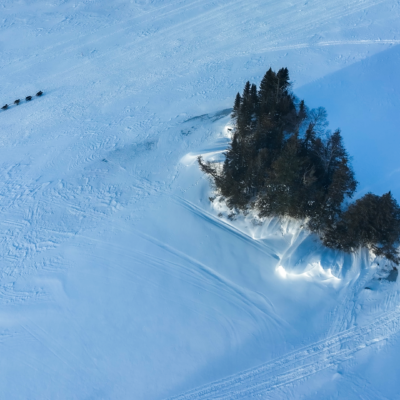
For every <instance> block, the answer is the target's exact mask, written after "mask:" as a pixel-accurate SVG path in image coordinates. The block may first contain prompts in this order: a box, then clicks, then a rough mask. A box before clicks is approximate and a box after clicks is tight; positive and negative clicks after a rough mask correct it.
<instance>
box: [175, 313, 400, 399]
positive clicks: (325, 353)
mask: <svg viewBox="0 0 400 400" xmlns="http://www.w3.org/2000/svg"><path fill="white" fill-rule="evenodd" d="M399 330H400V307H397V308H396V309H395V310H394V311H390V312H386V313H383V314H381V315H380V316H379V317H378V318H376V320H375V321H374V322H372V323H370V324H367V325H365V326H362V327H354V328H350V329H347V330H345V331H342V332H340V333H338V334H336V335H333V336H330V337H328V338H326V339H325V340H322V341H319V342H316V343H313V344H311V345H309V346H306V347H303V348H301V349H299V350H297V351H295V352H293V353H289V354H287V355H285V356H283V357H281V358H278V359H276V360H273V361H272V362H269V363H266V364H264V365H261V366H258V367H256V368H253V369H250V370H247V371H244V372H241V373H239V374H236V375H233V376H231V377H228V378H225V379H222V380H220V381H217V382H215V383H212V384H210V385H206V386H203V387H201V388H198V389H195V390H192V391H189V392H187V393H185V394H182V395H179V396H175V397H171V398H170V399H171V400H200V399H211V398H212V399H220V400H222V399H247V398H252V397H262V396H263V395H265V394H266V393H268V392H270V391H273V390H275V389H277V388H279V387H282V386H286V385H289V384H291V383H293V382H295V381H298V380H300V379H304V378H307V377H308V376H310V375H313V374H316V373H317V372H319V371H322V370H324V369H326V368H330V367H333V366H337V365H338V364H340V363H341V362H344V361H346V360H348V359H350V358H352V357H353V355H354V354H355V353H357V352H358V351H360V350H362V349H365V348H366V347H369V346H372V345H374V344H377V343H379V342H381V341H383V340H386V339H388V338H389V337H390V336H392V335H393V334H395V333H397V332H398V331H399Z"/></svg>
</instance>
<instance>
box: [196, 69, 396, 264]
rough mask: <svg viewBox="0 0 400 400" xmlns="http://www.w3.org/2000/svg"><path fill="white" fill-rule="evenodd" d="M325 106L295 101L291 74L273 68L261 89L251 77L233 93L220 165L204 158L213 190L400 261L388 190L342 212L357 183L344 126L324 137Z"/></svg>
mask: <svg viewBox="0 0 400 400" xmlns="http://www.w3.org/2000/svg"><path fill="white" fill-rule="evenodd" d="M326 115H327V114H326V111H325V109H324V108H322V107H320V108H317V109H314V110H311V111H309V110H308V108H307V106H306V105H305V103H304V101H303V100H302V101H300V102H299V103H298V107H297V108H296V106H295V97H294V96H293V94H292V93H291V91H290V80H289V71H288V70H287V68H281V69H280V70H279V71H278V73H275V72H274V71H273V70H272V69H271V68H270V69H269V70H268V71H267V72H266V74H265V76H264V77H263V79H262V81H261V84H260V88H259V91H257V86H256V85H255V84H251V83H250V82H249V81H248V82H246V84H245V87H244V89H243V93H242V95H240V94H239V93H238V94H237V95H236V98H235V102H234V106H233V111H232V118H233V119H234V121H235V127H234V132H233V136H232V141H231V144H230V146H229V148H228V150H227V151H226V153H225V162H224V164H223V166H222V169H221V170H219V169H218V168H217V167H216V165H215V164H212V163H209V162H203V160H202V159H201V157H199V159H198V161H199V165H200V168H201V170H202V171H203V172H204V173H206V174H208V175H209V176H210V177H211V178H212V180H213V182H214V184H215V188H216V190H217V191H218V192H219V194H221V195H222V196H223V197H224V198H225V200H226V203H227V205H228V207H230V208H237V209H239V210H246V209H248V208H254V207H255V208H256V209H257V210H258V212H259V215H260V216H284V215H287V216H291V217H294V218H307V227H308V229H310V230H311V231H313V232H317V233H319V235H320V236H321V239H322V241H323V243H324V244H325V245H326V246H328V247H331V248H335V249H339V250H343V251H347V252H351V251H354V250H355V249H356V248H358V247H359V246H366V247H368V248H370V249H371V250H372V251H373V252H374V253H375V254H377V255H384V256H385V257H387V258H388V259H390V260H392V261H394V262H396V263H399V262H400V258H399V256H398V254H397V251H396V246H397V244H398V243H399V239H400V208H399V206H398V204H397V203H396V201H395V200H394V199H393V197H392V196H391V194H390V192H389V193H387V194H385V195H383V196H381V197H379V196H375V195H372V194H370V193H369V194H367V195H366V196H364V197H363V198H362V199H359V200H357V201H356V202H355V203H354V204H351V205H350V206H349V207H348V209H347V210H345V211H343V204H344V202H345V200H346V199H350V198H351V197H352V196H353V193H354V192H355V190H356V187H357V182H356V180H355V177H354V172H353V170H352V168H351V165H350V159H349V156H348V154H347V152H346V149H345V147H344V144H343V139H342V136H341V133H340V131H339V130H337V131H335V132H334V133H333V134H331V135H327V132H326V127H327V124H328V123H327V120H326Z"/></svg>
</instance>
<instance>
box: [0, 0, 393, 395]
mask: <svg viewBox="0 0 400 400" xmlns="http://www.w3.org/2000/svg"><path fill="white" fill-rule="evenodd" d="M399 17H400V3H399V2H398V1H397V0H384V1H382V0H332V1H322V0H308V1H307V0H301V1H299V0H291V1H285V0H268V1H265V0H253V1H245V0H211V1H209V0H178V1H176V0H171V1H167V0H136V1H135V0H132V1H128V0H115V1H106V0H97V1H89V0H87V1H83V0H82V1H79V0H74V1H69V0H35V1H28V0H19V1H15V0H2V1H1V4H0V52H1V57H0V99H1V101H2V102H3V104H6V103H7V104H9V105H10V104H11V106H10V107H9V108H8V109H7V110H5V111H4V110H3V111H0V121H1V130H0V177H1V179H0V224H1V228H2V229H1V236H0V246H1V247H0V248H1V252H0V256H1V264H0V274H1V275H0V354H1V357H0V393H1V396H0V397H1V398H4V399H146V400H147V399H167V398H172V399H182V400H183V399H194V400H196V399H247V398H252V397H253V396H254V397H257V398H263V399H300V398H304V399H359V398H362V399H396V398H399V391H398V375H399V373H400V363H399V360H400V344H399V343H400V340H399V339H400V333H399V331H400V307H399V306H400V303H399V283H398V282H389V281H387V280H385V279H381V280H379V278H385V276H387V274H388V272H389V269H390V266H388V265H387V262H385V260H382V259H374V258H373V257H372V256H371V255H370V254H368V252H367V251H366V250H360V251H359V252H358V253H356V254H354V255H352V256H349V255H344V254H340V253H336V252H332V251H329V250H326V249H324V248H322V247H321V245H320V243H319V242H318V240H317V239H316V238H315V237H314V236H310V235H309V234H308V233H307V232H306V231H305V230H304V229H303V228H302V226H301V222H296V221H291V220H284V221H277V220H259V219H258V218H257V217H256V216H255V215H250V214H249V215H247V216H245V217H244V216H235V215H230V214H231V212H230V211H229V210H227V209H226V207H225V206H224V203H223V202H220V201H219V198H216V199H215V200H214V202H212V203H211V202H210V201H209V199H208V198H209V197H213V196H214V194H213V190H212V186H211V184H210V182H209V180H208V179H207V177H205V176H203V175H202V174H201V172H200V171H199V169H198V166H197V164H196V157H197V156H198V155H203V156H204V158H205V159H210V160H211V159H212V160H220V159H221V157H223V151H224V149H226V147H227V145H228V143H229V135H230V131H229V129H230V124H231V121H230V118H229V108H230V107H231V106H232V103H233V99H234V96H235V94H236V93H237V92H238V91H241V90H242V88H243V86H244V83H245V82H246V81H247V80H251V81H252V82H254V83H257V84H258V83H259V82H260V80H261V78H262V76H263V75H264V73H265V72H266V70H267V69H268V68H269V67H272V68H273V69H275V70H276V69H279V68H281V67H287V68H288V69H289V71H290V75H291V78H292V80H293V89H294V91H295V93H296V94H297V95H298V96H299V97H300V98H304V100H305V102H306V104H308V105H309V106H310V107H318V106H324V107H326V108H327V111H328V115H329V119H330V122H331V127H332V129H334V128H336V127H340V128H341V129H342V134H343V137H344V140H345V143H346V146H347V148H348V150H349V153H350V154H351V155H352V156H353V166H354V169H355V172H356V176H357V178H358V180H359V183H360V184H359V191H358V195H362V194H364V193H366V192H368V191H373V192H374V193H377V194H382V193H384V192H385V191H388V190H392V193H393V194H394V196H395V197H396V198H397V200H400V183H399V182H400V179H399V177H400V162H399V158H398V154H397V153H398V149H399V144H400V140H399V126H400V113H399V111H398V110H399V109H400V96H399V92H400V79H399V74H398V71H399V70H398V68H399V65H400V46H399V45H400V24H399ZM39 90H43V92H44V95H43V96H42V97H35V96H34V95H35V93H36V92H37V91H39ZM28 95H32V96H34V97H33V99H32V101H30V102H26V101H25V100H24V99H25V96H28ZM18 98H19V99H22V101H21V103H20V104H19V105H18V106H17V105H13V102H14V100H16V99H18ZM3 104H0V106H2V105H3ZM385 271H386V272H385Z"/></svg>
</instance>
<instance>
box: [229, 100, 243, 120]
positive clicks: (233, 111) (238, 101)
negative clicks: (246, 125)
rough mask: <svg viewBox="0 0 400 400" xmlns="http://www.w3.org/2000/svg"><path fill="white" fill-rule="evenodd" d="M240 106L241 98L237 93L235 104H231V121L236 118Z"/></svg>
mask: <svg viewBox="0 0 400 400" xmlns="http://www.w3.org/2000/svg"><path fill="white" fill-rule="evenodd" d="M241 104H242V97H241V96H240V93H238V94H237V95H236V97H235V103H234V104H233V110H232V114H231V117H232V119H234V120H235V119H236V118H237V116H238V113H239V111H240V106H241Z"/></svg>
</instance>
